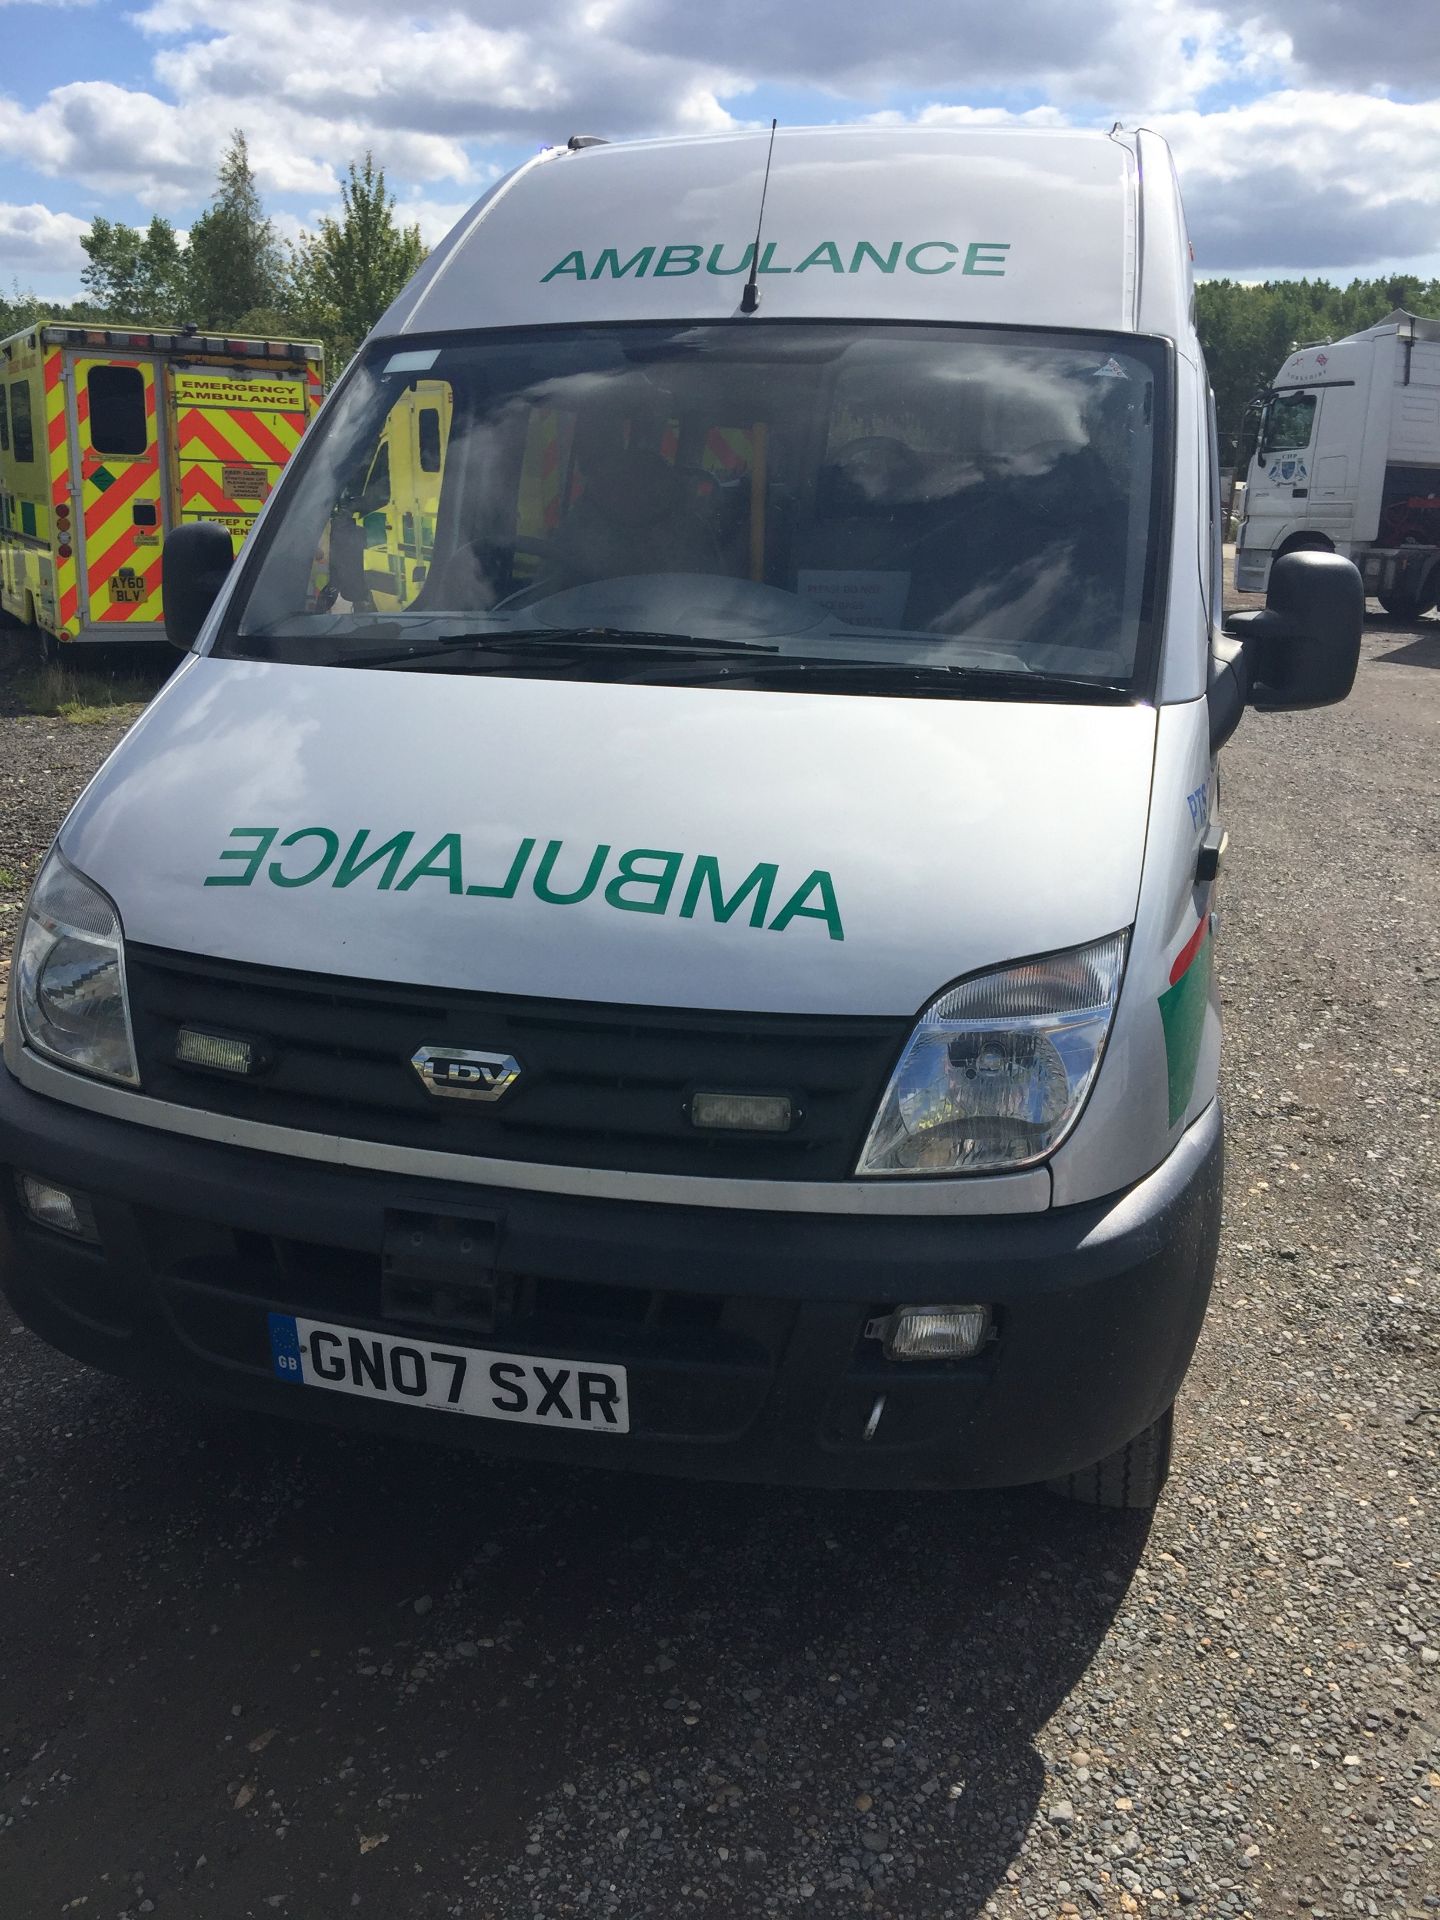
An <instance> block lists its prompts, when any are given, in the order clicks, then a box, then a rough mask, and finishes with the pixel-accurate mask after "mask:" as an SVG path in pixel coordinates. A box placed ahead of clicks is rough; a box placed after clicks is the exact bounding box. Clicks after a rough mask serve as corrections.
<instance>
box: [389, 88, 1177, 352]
mask: <svg viewBox="0 0 1440 1920" xmlns="http://www.w3.org/2000/svg"><path fill="white" fill-rule="evenodd" d="M769 141H770V136H769V133H768V131H760V132H743V133H726V134H717V135H709V136H705V137H701V138H689V139H666V140H641V141H634V142H628V143H625V144H623V145H621V144H617V145H613V146H612V145H596V146H587V147H583V148H581V149H579V150H577V151H571V150H567V149H565V148H551V149H547V150H546V151H545V152H544V153H541V154H539V155H537V156H536V158H535V159H533V160H531V161H529V162H527V163H526V164H525V165H524V166H522V167H521V168H519V169H518V170H517V172H515V173H513V174H511V175H510V176H509V177H508V178H507V179H506V180H504V181H502V182H501V183H500V184H499V185H498V186H497V187H496V188H494V189H493V190H492V191H491V192H490V193H489V194H488V195H487V196H486V197H485V198H484V199H483V200H481V201H479V202H478V203H477V205H476V206H475V207H473V208H472V209H471V211H470V212H469V213H468V214H467V215H466V216H465V218H464V219H463V220H461V221H460V223H459V225H458V226H457V227H456V228H455V229H454V231H453V232H452V233H451V235H450V236H449V238H448V239H447V240H446V241H445V242H444V243H443V245H442V246H441V247H440V248H438V249H437V250H436V252H435V253H434V254H432V255H431V258H430V260H429V261H428V262H427V264H426V266H425V267H424V268H422V270H421V272H420V274H419V275H418V276H417V277H416V279H415V280H414V281H413V282H412V283H411V285H410V286H409V287H408V288H407V289H406V290H405V292H404V293H402V294H401V296H400V298H399V299H398V300H397V301H396V302H395V304H394V305H393V306H392V307H391V309H390V311H389V312H388V313H387V314H386V315H385V317H384V319H383V320H382V321H381V323H380V325H379V327H377V329H376V332H377V334H379V335H395V334H401V333H419V332H424V333H430V332H452V331H459V330H462V329H464V330H469V329H473V328H475V327H476V326H483V327H511V326H537V325H557V324H574V323H576V322H583V321H607V322H608V321H618V320H656V319H658V320H667V319H685V320H725V319H729V318H731V317H732V316H733V315H734V314H735V313H736V312H737V310H738V308H739V303H740V294H741V290H742V288H743V286H744V283H745V277H746V273H747V270H748V267H749V264H750V261H751V259H752V257H753V255H752V253H751V252H750V251H749V249H751V248H753V244H754V239H755V226H756V217H757V215H758V213H759V208H760V191H761V185H762V182H763V179H764V173H765V162H766V155H767V151H768V148H769ZM1155 145H1156V146H1157V147H1158V148H1159V149H1160V152H1161V153H1162V154H1163V152H1164V149H1163V146H1162V145H1161V143H1159V142H1158V141H1157V142H1156V143H1155ZM1142 151H1143V149H1142V148H1141V145H1140V142H1139V141H1138V140H1136V139H1135V138H1134V137H1133V136H1129V137H1124V136H1119V137H1111V136H1110V135H1107V134H1104V133H1093V132H1077V131H1070V130H1065V131H1062V130H1058V129H1057V130H1050V129H1031V128H1025V129H1019V130H1017V129H1010V128H996V127H981V128H975V127H965V128H957V127H928V126H903V127H811V128H790V127H786V128H782V129H781V130H780V131H779V133H778V134H777V136H776V139H775V147H774V163H773V168H772V171H771V176H770V186H769V193H768V197H767V199H766V203H765V221H764V232H763V235H762V243H761V249H760V273H759V288H760V295H761V305H760V317H762V318H764V319H872V320H875V319H879V320H914V321H951V322H955V321H963V322H968V323H971V324H985V323H987V322H993V323H996V324H999V325H1015V324H1023V325H1026V326H1053V327H1065V328H1074V327H1093V328H1105V329H1110V330H1119V331H1132V330H1134V328H1135V326H1136V319H1137V316H1136V303H1137V281H1138V269H1137V245H1138V238H1139V235H1140V232H1141V223H1140V221H1139V218H1138V197H1139V191H1140V172H1141V168H1140V155H1141V153H1142ZM1165 173H1166V176H1167V181H1169V182H1170V183H1171V184H1170V185H1169V186H1168V189H1167V190H1168V193H1169V199H1170V202H1171V203H1172V204H1178V203H1176V202H1175V196H1174V192H1173V175H1171V173H1170V169H1169V166H1168V156H1167V157H1166V165H1165ZM1162 224H1163V223H1162ZM1187 271H1188V262H1187Z"/></svg>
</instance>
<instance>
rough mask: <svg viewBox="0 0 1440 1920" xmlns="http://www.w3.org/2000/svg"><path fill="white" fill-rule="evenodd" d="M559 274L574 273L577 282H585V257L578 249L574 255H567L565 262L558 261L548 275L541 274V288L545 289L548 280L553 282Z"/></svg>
mask: <svg viewBox="0 0 1440 1920" xmlns="http://www.w3.org/2000/svg"><path fill="white" fill-rule="evenodd" d="M572 261H573V262H574V265H573V266H572V265H571V262H572ZM558 273H573V274H574V276H575V278H576V279H577V280H583V279H584V278H585V256H584V254H583V253H581V251H580V249H579V248H578V247H577V248H576V249H575V251H574V253H567V254H566V256H565V258H564V259H563V260H557V261H556V263H555V265H554V266H553V267H551V269H550V271H549V272H548V273H542V274H541V276H540V284H541V286H542V287H543V286H544V284H545V282H546V281H547V280H553V279H554V278H555V276H556V274H558Z"/></svg>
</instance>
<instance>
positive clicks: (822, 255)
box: [795, 240, 845, 273]
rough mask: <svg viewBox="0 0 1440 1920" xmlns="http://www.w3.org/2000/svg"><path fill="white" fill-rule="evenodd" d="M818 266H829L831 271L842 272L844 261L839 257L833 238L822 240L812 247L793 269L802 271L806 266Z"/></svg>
mask: <svg viewBox="0 0 1440 1920" xmlns="http://www.w3.org/2000/svg"><path fill="white" fill-rule="evenodd" d="M819 266H826V267H829V269H830V271H831V272H832V273H844V271H845V262H844V261H843V260H842V259H841V258H840V249H839V247H837V246H836V244H835V242H834V241H833V240H822V241H821V242H820V244H819V246H818V247H812V248H811V250H810V252H809V253H807V254H806V256H805V258H804V259H803V260H802V261H801V262H800V264H799V266H798V267H796V269H795V271H796V273H804V271H805V269H806V268H807V267H819Z"/></svg>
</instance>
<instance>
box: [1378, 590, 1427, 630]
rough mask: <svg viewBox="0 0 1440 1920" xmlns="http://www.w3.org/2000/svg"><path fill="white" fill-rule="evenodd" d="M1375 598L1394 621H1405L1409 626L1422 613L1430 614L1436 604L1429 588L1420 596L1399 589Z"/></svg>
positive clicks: (1380, 594)
mask: <svg viewBox="0 0 1440 1920" xmlns="http://www.w3.org/2000/svg"><path fill="white" fill-rule="evenodd" d="M1375 598H1376V599H1377V600H1378V601H1379V602H1380V604H1381V606H1382V607H1383V608H1384V609H1385V611H1386V613H1388V614H1389V616H1390V618H1391V619H1392V620H1403V621H1405V622H1406V624H1407V625H1409V624H1411V623H1412V622H1414V621H1416V620H1418V619H1419V618H1420V616H1421V614H1422V613H1428V612H1429V611H1430V609H1431V607H1433V606H1434V604H1435V602H1434V599H1433V598H1432V596H1431V593H1430V590H1429V588H1428V587H1425V588H1422V589H1421V591H1420V592H1419V593H1418V594H1417V593H1414V592H1413V591H1407V590H1406V589H1405V588H1403V587H1397V588H1394V589H1393V590H1392V591H1391V592H1389V593H1377V594H1376V596H1375ZM1422 603H1423V604H1422Z"/></svg>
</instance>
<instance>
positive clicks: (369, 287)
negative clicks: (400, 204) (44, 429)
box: [0, 130, 425, 372]
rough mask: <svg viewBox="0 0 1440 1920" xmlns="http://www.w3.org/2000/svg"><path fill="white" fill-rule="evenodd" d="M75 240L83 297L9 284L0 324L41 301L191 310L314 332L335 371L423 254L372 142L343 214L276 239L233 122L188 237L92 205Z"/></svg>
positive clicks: (110, 315) (109, 315)
mask: <svg viewBox="0 0 1440 1920" xmlns="http://www.w3.org/2000/svg"><path fill="white" fill-rule="evenodd" d="M80 244H81V246H83V247H84V249H85V252H86V254H87V255H88V257H89V264H88V265H87V266H86V267H85V268H84V269H83V270H82V272H81V275H80V278H81V280H82V281H83V283H84V286H85V298H84V299H82V300H78V301H76V302H74V303H73V304H72V305H71V306H70V307H68V308H64V309H60V308H57V307H55V306H53V305H51V306H46V307H42V306H41V305H40V303H39V302H38V301H37V300H36V299H35V296H34V295H33V294H31V293H27V292H23V291H22V290H21V288H20V287H19V285H18V284H17V285H16V286H15V287H14V288H13V290H12V293H11V296H10V298H9V299H6V298H5V297H4V296H3V295H0V335H3V334H8V333H16V332H18V331H19V330H20V328H22V327H25V326H28V325H29V324H30V322H31V321H32V320H33V319H35V318H37V317H39V316H40V315H41V314H42V313H43V314H44V315H45V316H46V317H47V318H59V319H70V320H105V321H109V322H111V323H112V324H113V323H115V322H117V321H130V322H132V323H133V324H135V325H137V326H143V325H157V324H158V325H164V324H167V323H168V324H172V325H173V324H175V323H176V322H180V321H185V320H193V321H195V322H196V324H197V325H199V326H201V327H207V328H210V327H213V328H216V329H224V330H225V331H227V332H234V333H239V334H259V335H262V336H263V335H269V336H272V337H274V336H279V337H283V336H285V335H289V336H291V337H293V338H318V339H320V340H323V341H324V343H325V349H326V355H327V359H328V361H329V364H330V366H331V368H332V369H333V370H334V371H335V372H338V371H339V369H340V367H341V366H343V364H344V363H345V361H346V360H348V359H349V357H350V355H351V354H352V353H353V352H354V351H355V349H356V347H357V346H358V345H359V344H360V342H361V340H363V339H364V337H365V335H366V334H367V333H368V332H369V331H370V329H371V327H372V326H373V325H374V324H375V322H376V321H377V320H378V319H379V317H380V315H381V314H382V313H383V312H384V311H385V309H386V307H387V306H389V304H390V302H391V301H392V300H393V299H394V298H395V296H396V294H397V293H399V291H400V289H401V288H402V287H403V286H404V285H405V282H406V281H407V280H408V279H409V278H410V276H411V275H412V274H413V273H414V272H415V270H416V268H417V267H418V266H419V265H420V263H421V261H422V260H423V259H424V258H425V247H424V244H423V242H422V241H421V239H420V230H419V228H418V227H414V226H409V227H404V226H399V225H397V224H396V220H395V196H394V195H393V194H392V193H388V192H387V191H386V187H385V175H384V173H383V171H382V170H381V169H380V168H378V167H377V166H376V165H375V162H374V158H373V156H372V155H371V154H369V153H367V154H366V155H365V157H364V160H363V161H362V162H359V163H357V162H355V161H352V162H351V163H350V166H349V168H348V170H347V175H346V178H345V180H344V182H343V183H342V185H341V188H340V217H339V218H338V219H333V220H332V219H325V220H322V221H321V222H320V230H319V232H318V233H314V234H306V235H305V236H304V237H303V239H302V241H301V243H300V245H299V246H298V247H294V248H286V247H285V246H283V245H282V244H281V242H280V240H279V239H278V238H277V236H276V233H275V228H274V225H273V223H272V222H271V220H270V218H269V216H268V215H267V214H266V212H265V206H264V203H263V201H262V200H261V198H260V191H259V188H258V187H257V186H256V184H255V175H254V173H253V171H252V170H251V166H250V154H249V149H248V148H247V146H246V143H245V135H244V134H243V133H241V132H239V131H238V130H237V132H236V133H235V134H234V136H233V137H232V139H231V142H230V145H229V147H228V148H227V149H226V152H225V158H224V160H223V161H222V162H221V166H220V173H219V178H218V180H217V181H216V186H215V194H214V197H213V199H212V200H211V202H210V205H209V206H208V207H207V208H206V210H205V211H204V213H202V214H201V215H200V216H199V217H198V218H197V219H196V221H195V222H194V224H193V225H192V227H191V229H190V239H189V244H188V246H185V247H182V246H181V244H180V241H179V238H178V236H177V234H176V232H175V229H174V227H172V226H171V224H170V222H169V221H168V220H164V219H161V218H160V216H159V215H158V214H157V215H156V216H155V218H154V219H152V220H151V222H150V224H149V226H148V227H146V228H144V229H143V230H142V229H140V228H138V227H129V226H126V225H125V223H124V222H123V221H120V220H107V219H106V218H105V217H104V216H103V215H99V214H97V215H96V217H95V219H94V220H92V221H91V223H90V231H89V232H88V233H87V234H85V235H84V237H83V238H82V240H81V242H80Z"/></svg>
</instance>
